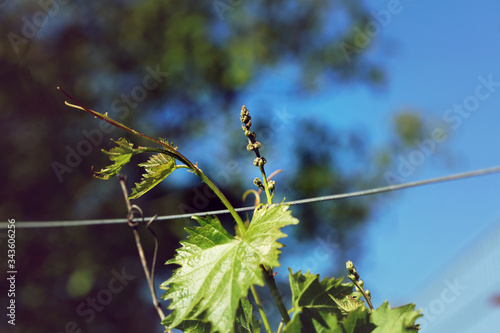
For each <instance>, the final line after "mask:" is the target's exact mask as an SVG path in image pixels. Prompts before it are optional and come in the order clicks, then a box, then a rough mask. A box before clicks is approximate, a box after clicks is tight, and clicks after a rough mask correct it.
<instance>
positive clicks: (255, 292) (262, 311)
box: [250, 284, 273, 333]
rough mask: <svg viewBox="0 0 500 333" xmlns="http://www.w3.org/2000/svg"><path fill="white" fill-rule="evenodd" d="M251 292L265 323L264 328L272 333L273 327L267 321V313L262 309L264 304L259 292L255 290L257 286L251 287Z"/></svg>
mask: <svg viewBox="0 0 500 333" xmlns="http://www.w3.org/2000/svg"><path fill="white" fill-rule="evenodd" d="M250 290H251V291H252V295H253V298H254V299H255V304H257V309H259V313H260V318H261V319H262V322H263V323H264V327H265V328H266V332H268V333H272V332H273V331H272V330H271V326H269V321H268V320H267V316H266V313H265V312H264V308H263V307H262V303H261V302H260V298H259V294H257V290H255V286H254V285H253V284H252V285H251V286H250Z"/></svg>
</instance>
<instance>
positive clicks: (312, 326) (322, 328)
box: [284, 308, 344, 333]
mask: <svg viewBox="0 0 500 333" xmlns="http://www.w3.org/2000/svg"><path fill="white" fill-rule="evenodd" d="M284 332H285V333H302V332H311V333H312V332H317V333H344V331H343V330H342V327H341V326H340V325H339V323H338V319H337V316H336V315H335V314H334V313H332V312H328V311H326V310H317V309H309V308H303V309H302V311H301V312H300V313H298V314H296V315H294V316H293V318H292V320H291V321H290V322H289V323H288V324H286V326H285V330H284Z"/></svg>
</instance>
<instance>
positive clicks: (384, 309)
mask: <svg viewBox="0 0 500 333" xmlns="http://www.w3.org/2000/svg"><path fill="white" fill-rule="evenodd" d="M422 316H423V315H422V314H421V313H420V312H419V311H415V304H407V305H404V306H400V307H397V308H394V309H391V307H390V306H389V303H388V302H387V301H385V302H384V303H382V305H381V306H380V307H379V308H378V309H377V310H375V311H373V312H372V314H371V319H370V320H371V322H372V323H373V324H375V325H376V326H377V328H376V329H375V330H374V331H373V332H374V333H405V332H418V326H419V325H415V321H416V320H417V319H418V318H419V317H422Z"/></svg>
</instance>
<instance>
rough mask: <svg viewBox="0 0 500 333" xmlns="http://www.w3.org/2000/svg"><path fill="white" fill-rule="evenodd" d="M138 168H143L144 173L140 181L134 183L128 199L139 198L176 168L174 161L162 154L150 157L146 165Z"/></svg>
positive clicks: (142, 164) (143, 164)
mask: <svg viewBox="0 0 500 333" xmlns="http://www.w3.org/2000/svg"><path fill="white" fill-rule="evenodd" d="M139 166H140V167H144V170H146V173H145V174H143V175H142V181H141V182H140V183H135V187H134V188H133V189H132V193H131V194H130V196H129V199H137V198H139V197H140V196H142V195H143V194H144V193H146V192H147V191H149V190H150V189H152V188H153V187H155V186H156V185H158V183H160V182H161V181H162V180H164V179H165V178H167V176H168V175H170V174H171V173H172V171H174V170H175V169H176V168H177V167H176V165H175V159H173V158H172V157H170V156H168V155H166V154H162V153H159V154H157V155H153V156H151V158H150V159H149V160H148V161H147V162H146V163H141V164H139Z"/></svg>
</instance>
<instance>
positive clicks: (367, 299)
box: [351, 279, 374, 310]
mask: <svg viewBox="0 0 500 333" xmlns="http://www.w3.org/2000/svg"><path fill="white" fill-rule="evenodd" d="M351 281H352V282H353V283H354V285H355V286H356V288H358V290H359V291H360V292H361V294H363V297H364V298H365V300H366V303H368V306H369V307H370V309H371V310H374V308H373V305H372V302H371V300H370V297H369V296H368V295H367V294H366V293H365V290H364V289H363V287H361V286H360V285H359V284H358V282H357V281H356V280H353V279H351Z"/></svg>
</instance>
